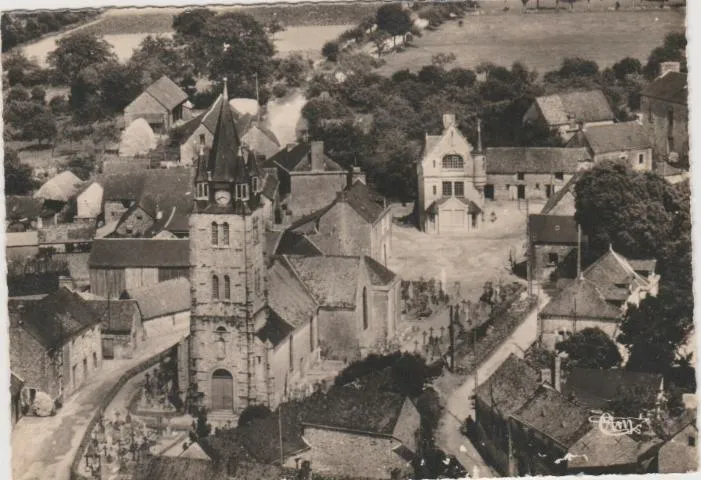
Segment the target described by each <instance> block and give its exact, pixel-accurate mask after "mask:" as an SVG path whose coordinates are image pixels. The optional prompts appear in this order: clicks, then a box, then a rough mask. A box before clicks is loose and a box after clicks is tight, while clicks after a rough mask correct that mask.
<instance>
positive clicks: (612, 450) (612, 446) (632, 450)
mask: <svg viewBox="0 0 701 480" xmlns="http://www.w3.org/2000/svg"><path fill="white" fill-rule="evenodd" d="M641 447H642V445H641V444H640V443H638V442H636V441H635V440H634V439H632V438H631V437H630V436H629V435H619V436H613V435H606V434H605V433H604V432H602V431H601V430H600V429H599V428H592V429H591V430H589V431H588V432H587V433H586V434H585V435H584V436H583V437H582V438H580V439H579V440H578V441H577V442H576V443H575V444H574V445H573V446H572V448H571V452H572V453H573V455H572V459H570V460H569V461H568V462H567V467H568V469H569V470H573V469H579V468H581V469H583V470H588V469H594V468H601V467H609V468H611V467H615V466H624V465H627V466H633V465H637V463H638V457H639V454H640V453H641ZM572 473H575V472H572Z"/></svg>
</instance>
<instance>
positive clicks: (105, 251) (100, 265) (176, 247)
mask: <svg viewBox="0 0 701 480" xmlns="http://www.w3.org/2000/svg"><path fill="white" fill-rule="evenodd" d="M189 248H190V247H189V242H188V240H187V239H184V240H181V239H176V240H159V239H139V238H114V239H111V238H110V239H107V238H106V239H100V240H95V242H94V243H93V246H92V250H91V252H90V259H89V260H88V265H89V268H90V292H91V293H93V294H95V295H99V296H101V297H104V298H107V297H108V296H109V297H111V298H119V297H120V296H121V295H122V294H123V293H124V292H125V291H126V292H130V291H131V290H133V289H138V288H140V287H142V286H149V285H154V284H156V283H159V282H163V281H165V280H170V279H172V278H177V277H185V278H187V277H188V274H189V271H190V262H189V256H188V251H189Z"/></svg>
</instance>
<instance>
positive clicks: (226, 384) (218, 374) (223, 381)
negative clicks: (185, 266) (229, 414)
mask: <svg viewBox="0 0 701 480" xmlns="http://www.w3.org/2000/svg"><path fill="white" fill-rule="evenodd" d="M233 409H234V377H233V376H232V375H231V373H229V372H228V371H226V370H224V369H219V370H216V371H215V372H214V373H213V374H212V410H233Z"/></svg>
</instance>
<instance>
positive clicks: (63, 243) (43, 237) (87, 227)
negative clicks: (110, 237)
mask: <svg viewBox="0 0 701 480" xmlns="http://www.w3.org/2000/svg"><path fill="white" fill-rule="evenodd" d="M94 238H95V225H94V224H90V223H83V222H80V223H59V224H56V225H46V226H44V227H41V228H39V231H38V232H37V239H38V241H39V251H40V252H47V253H50V254H53V253H74V252H76V253H79V252H88V251H90V248H91V245H92V242H93V239H94Z"/></svg>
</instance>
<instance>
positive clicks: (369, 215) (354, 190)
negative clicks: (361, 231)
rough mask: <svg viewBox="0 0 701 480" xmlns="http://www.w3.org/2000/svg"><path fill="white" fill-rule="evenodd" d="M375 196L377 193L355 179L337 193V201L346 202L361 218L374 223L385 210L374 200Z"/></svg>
mask: <svg viewBox="0 0 701 480" xmlns="http://www.w3.org/2000/svg"><path fill="white" fill-rule="evenodd" d="M377 196H378V194H377V193H376V192H373V191H372V189H371V188H370V187H368V186H367V185H365V184H364V183H363V182H361V181H360V180H357V181H356V182H355V183H354V184H353V185H351V186H350V187H348V188H346V189H344V190H343V191H342V192H341V193H339V195H338V200H337V201H339V202H346V203H347V204H348V205H350V206H351V207H353V210H355V211H356V213H357V214H358V215H360V216H361V217H362V218H363V220H365V221H366V222H368V223H375V222H376V221H377V220H379V219H380V217H381V216H382V213H383V212H384V211H385V207H384V206H383V205H380V204H378V203H377V202H376V201H375V200H374V199H375V198H377Z"/></svg>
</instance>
